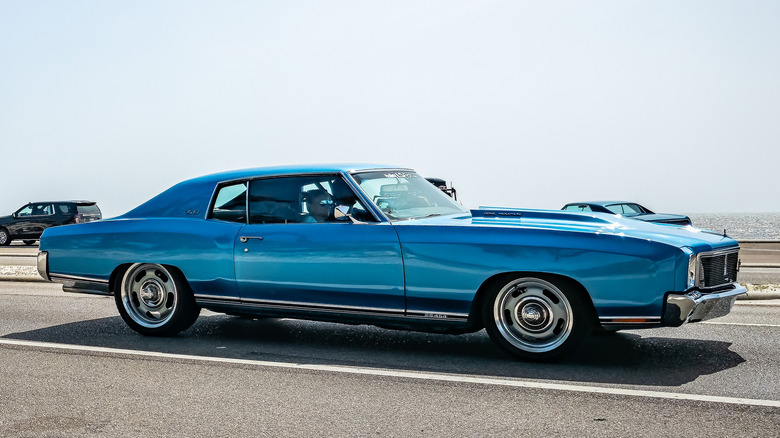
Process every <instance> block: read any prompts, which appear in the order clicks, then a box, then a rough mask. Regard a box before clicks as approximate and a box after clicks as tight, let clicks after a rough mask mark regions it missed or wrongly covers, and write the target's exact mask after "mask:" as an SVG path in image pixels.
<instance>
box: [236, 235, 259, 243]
mask: <svg viewBox="0 0 780 438" xmlns="http://www.w3.org/2000/svg"><path fill="white" fill-rule="evenodd" d="M249 239H257V240H263V238H262V237H260V236H241V237H239V238H238V240H239V241H241V243H247V242H248V241H249Z"/></svg>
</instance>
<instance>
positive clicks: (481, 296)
mask: <svg viewBox="0 0 780 438" xmlns="http://www.w3.org/2000/svg"><path fill="white" fill-rule="evenodd" d="M520 277H536V278H539V279H542V280H546V281H549V282H550V283H553V284H556V285H561V286H563V287H566V288H569V289H571V290H572V291H576V293H577V294H579V295H580V297H581V298H582V299H583V302H584V303H585V305H586V307H587V309H586V310H587V312H588V314H589V315H590V317H591V318H592V321H593V324H594V327H599V326H600V324H599V318H598V314H597V313H596V307H595V306H594V304H593V299H592V298H591V296H590V294H589V293H588V291H587V289H585V286H583V285H582V283H580V282H579V281H577V280H575V279H573V278H571V277H568V276H565V275H561V274H554V273H550V272H536V271H510V272H502V273H499V274H495V275H493V276H491V277H490V278H488V279H486V280H485V281H484V282H482V284H481V285H480V286H479V289H477V293H476V295H475V296H474V300H473V301H472V302H471V309H470V310H469V326H470V327H473V328H474V329H475V330H479V329H481V328H484V327H485V321H483V320H482V312H481V311H480V309H481V308H482V303H483V301H484V300H485V297H486V296H487V295H488V294H489V293H490V291H492V290H493V289H494V288H496V287H500V286H501V285H503V284H505V283H507V282H509V281H511V280H512V279H514V278H520Z"/></svg>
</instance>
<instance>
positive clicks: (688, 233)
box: [396, 207, 738, 252]
mask: <svg viewBox="0 0 780 438" xmlns="http://www.w3.org/2000/svg"><path fill="white" fill-rule="evenodd" d="M414 223H420V224H421V223H429V224H432V225H434V224H438V225H460V226H475V227H502V228H525V229H534V230H549V231H558V232H576V233H592V234H607V235H615V236H622V237H633V238H636V239H642V240H651V241H654V242H660V243H664V244H667V245H671V246H675V247H679V248H682V247H689V248H691V249H693V250H695V251H696V252H703V251H712V250H716V249H721V248H729V247H735V246H737V245H738V244H737V242H736V241H735V240H734V239H731V238H729V237H727V236H724V235H723V234H720V233H716V232H714V231H710V230H704V229H700V228H695V227H692V226H678V225H670V224H659V223H654V222H644V221H638V220H634V219H629V218H625V217H620V216H615V215H612V214H607V213H590V212H589V213H575V212H565V211H560V210H526V209H508V208H492V207H491V208H480V209H476V210H471V214H465V215H463V214H461V215H452V216H441V217H435V218H429V219H420V220H415V221H403V222H397V223H396V224H397V225H399V226H403V225H405V224H410V225H411V224H414Z"/></svg>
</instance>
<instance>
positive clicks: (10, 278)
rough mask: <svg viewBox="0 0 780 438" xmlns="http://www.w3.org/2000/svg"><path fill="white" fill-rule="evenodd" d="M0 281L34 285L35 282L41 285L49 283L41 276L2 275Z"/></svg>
mask: <svg viewBox="0 0 780 438" xmlns="http://www.w3.org/2000/svg"><path fill="white" fill-rule="evenodd" d="M0 281H16V282H25V283H34V282H40V283H48V281H46V280H44V279H43V278H42V277H40V276H37V275H36V276H32V275H0Z"/></svg>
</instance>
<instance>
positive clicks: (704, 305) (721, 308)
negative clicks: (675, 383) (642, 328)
mask: <svg viewBox="0 0 780 438" xmlns="http://www.w3.org/2000/svg"><path fill="white" fill-rule="evenodd" d="M744 293H747V289H745V288H744V287H743V286H742V285H740V284H739V283H736V282H735V283H731V285H729V286H727V288H725V289H719V290H718V291H716V292H711V293H702V292H699V291H697V290H694V291H691V292H688V293H686V294H669V295H667V296H666V306H665V307H664V314H663V318H662V322H663V325H666V326H671V327H678V326H681V325H683V324H685V323H686V322H699V321H706V320H708V319H712V318H717V317H719V316H724V315H727V314H728V313H729V312H730V311H731V307H732V306H733V305H734V301H736V299H737V296H739V295H742V294H744Z"/></svg>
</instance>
